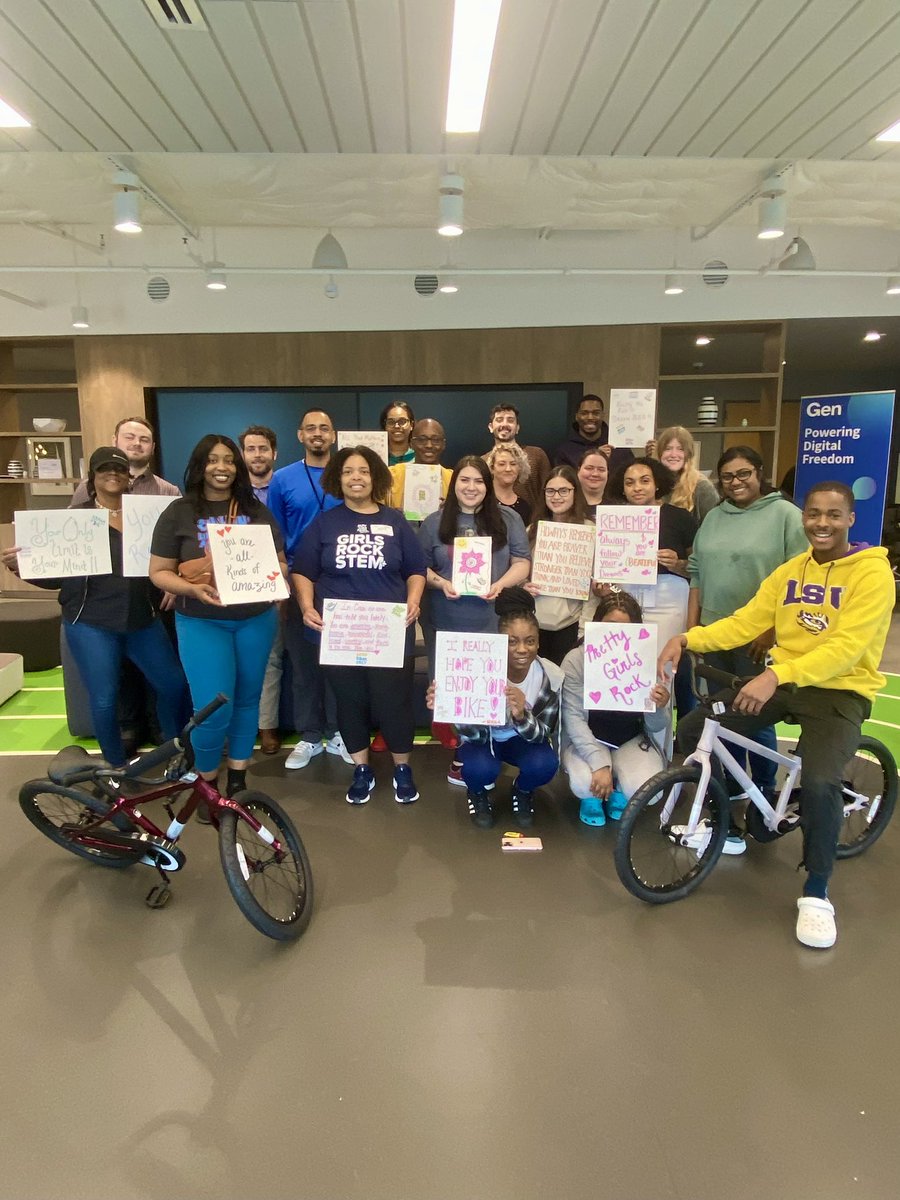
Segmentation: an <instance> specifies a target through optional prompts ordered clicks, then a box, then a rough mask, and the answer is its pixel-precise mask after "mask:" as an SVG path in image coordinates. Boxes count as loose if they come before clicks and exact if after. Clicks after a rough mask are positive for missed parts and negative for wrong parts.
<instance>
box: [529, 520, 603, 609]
mask: <svg viewBox="0 0 900 1200" xmlns="http://www.w3.org/2000/svg"><path fill="white" fill-rule="evenodd" d="M596 539H597V534H596V531H595V529H594V526H593V525H567V524H564V523H563V522H562V521H538V532H537V538H536V539H535V543H534V554H533V556H532V560H531V582H532V583H533V584H534V586H535V587H536V588H538V590H539V591H540V593H541V595H542V596H562V597H564V598H565V599H566V600H587V598H588V596H589V595H590V591H591V571H592V570H593V566H594V542H595V541H596Z"/></svg>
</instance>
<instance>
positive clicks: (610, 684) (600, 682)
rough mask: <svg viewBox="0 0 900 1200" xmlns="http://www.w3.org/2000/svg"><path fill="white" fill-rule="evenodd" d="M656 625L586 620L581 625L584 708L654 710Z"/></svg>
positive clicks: (622, 710) (613, 710)
mask: <svg viewBox="0 0 900 1200" xmlns="http://www.w3.org/2000/svg"><path fill="white" fill-rule="evenodd" d="M656 648H657V629H656V626H655V625H631V624H619V623H618V622H615V621H589V622H588V624H587V625H585V627H584V707H585V708H586V709H595V710H597V709H599V710H602V711H605V712H628V713H642V712H653V710H654V708H655V707H656V706H655V704H654V703H653V700H652V699H651V698H650V689H651V688H652V687H653V684H654V683H655V682H656Z"/></svg>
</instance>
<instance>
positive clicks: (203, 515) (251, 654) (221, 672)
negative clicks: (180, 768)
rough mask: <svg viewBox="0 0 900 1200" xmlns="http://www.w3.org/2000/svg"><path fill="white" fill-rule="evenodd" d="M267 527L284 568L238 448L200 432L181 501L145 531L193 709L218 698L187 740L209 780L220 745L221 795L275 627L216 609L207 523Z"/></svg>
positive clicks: (235, 768)
mask: <svg viewBox="0 0 900 1200" xmlns="http://www.w3.org/2000/svg"><path fill="white" fill-rule="evenodd" d="M225 524H227V525H267V526H268V527H269V528H270V529H271V531H272V537H273V539H274V542H275V548H276V550H277V551H278V556H279V559H280V561H281V564H282V570H286V565H287V564H286V563H285V560H284V551H283V540H282V536H281V530H280V529H279V528H278V523H277V521H276V520H275V518H274V517H273V516H272V514H271V513H270V512H269V510H268V509H267V508H266V506H265V505H264V504H261V503H260V502H259V500H257V499H256V497H255V496H254V495H253V487H252V485H251V483H250V475H249V473H248V471H247V467H246V465H245V463H244V457H243V455H242V454H241V452H240V450H239V449H238V447H237V446H236V445H235V443H234V442H233V441H232V440H231V438H230V437H226V436H225V435H224V434H221V433H208V434H207V435H206V436H205V437H202V438H201V439H200V441H199V442H198V443H197V445H196V446H195V447H194V449H193V450H192V451H191V456H190V459H189V460H188V465H187V468H186V469H185V472H184V497H183V499H180V500H173V502H172V503H171V504H170V505H169V507H168V508H167V509H166V510H165V512H163V514H162V516H161V517H160V518H159V520H158V521H157V523H156V528H155V529H154V531H153V541H152V546H151V555H150V578H151V580H152V581H153V583H155V584H156V586H157V587H158V588H162V589H163V590H164V591H167V592H172V593H174V595H175V629H176V631H177V634H178V651H179V654H180V656H181V661H182V664H183V665H184V671H185V674H186V675H187V679H188V684H189V686H190V689H191V696H192V697H193V701H194V707H195V708H198V709H199V708H203V706H204V705H205V704H208V703H209V701H210V700H212V699H213V698H214V697H215V696H216V694H217V693H218V692H224V693H225V695H226V696H228V698H229V702H228V704H226V705H224V706H223V707H222V708H220V709H219V710H218V712H216V713H213V715H212V716H211V717H210V718H209V719H208V720H206V721H204V723H203V724H202V725H200V726H198V728H197V729H195V730H194V733H193V735H192V737H191V741H192V742H193V746H194V753H195V761H196V766H197V770H198V771H199V772H200V774H201V775H202V776H203V778H204V779H209V780H214V779H215V778H216V776H217V774H218V770H219V763H220V762H221V759H222V752H223V749H224V746H225V739H226V738H227V739H228V782H227V785H226V790H227V793H228V795H229V796H232V795H234V794H235V793H236V792H240V791H243V790H244V788H245V787H246V778H245V776H246V769H247V766H248V764H249V762H250V758H251V755H252V754H253V744H254V742H255V741H256V730H257V727H258V724H259V697H260V693H261V691H262V684H263V677H264V675H265V672H266V662H267V661H268V657H269V651H270V650H271V648H272V642H273V640H274V638H275V629H276V625H277V622H278V616H277V613H276V609H275V605H274V603H272V602H271V601H269V600H265V601H262V602H260V603H248V604H229V605H227V606H225V605H223V604H222V602H221V600H220V599H219V593H218V592H217V591H216V582H215V578H214V575H213V570H212V559H211V557H210V554H209V539H210V536H211V533H212V530H213V529H214V528H215V526H216V525H225Z"/></svg>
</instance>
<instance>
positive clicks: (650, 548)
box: [594, 504, 659, 584]
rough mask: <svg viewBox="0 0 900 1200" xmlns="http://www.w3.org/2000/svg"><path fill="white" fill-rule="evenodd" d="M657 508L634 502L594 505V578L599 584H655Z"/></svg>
mask: <svg viewBox="0 0 900 1200" xmlns="http://www.w3.org/2000/svg"><path fill="white" fill-rule="evenodd" d="M658 546H659V509H658V508H657V507H656V506H655V505H648V506H647V507H646V508H640V507H639V506H638V505H636V504H611V505H610V506H609V508H606V507H604V506H603V505H602V504H601V505H599V506H598V508H597V541H596V546H595V551H594V578H595V579H599V580H600V582H601V583H623V584H635V583H655V582H656V565H657V558H656V555H657V549H658Z"/></svg>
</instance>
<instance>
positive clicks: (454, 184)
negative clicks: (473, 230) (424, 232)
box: [437, 175, 465, 237]
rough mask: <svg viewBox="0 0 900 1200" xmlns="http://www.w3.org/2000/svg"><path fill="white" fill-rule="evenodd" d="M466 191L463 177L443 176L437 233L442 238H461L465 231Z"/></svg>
mask: <svg viewBox="0 0 900 1200" xmlns="http://www.w3.org/2000/svg"><path fill="white" fill-rule="evenodd" d="M464 190H465V183H464V181H463V178H462V176H461V175H443V176H441V190H440V195H439V200H438V205H439V214H440V215H439V220H438V230H437V231H438V233H439V234H440V235H441V236H442V237H459V235H460V234H461V233H462V231H463V192H464Z"/></svg>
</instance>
